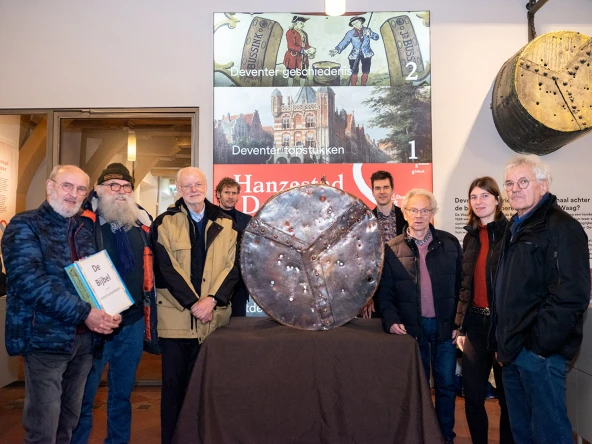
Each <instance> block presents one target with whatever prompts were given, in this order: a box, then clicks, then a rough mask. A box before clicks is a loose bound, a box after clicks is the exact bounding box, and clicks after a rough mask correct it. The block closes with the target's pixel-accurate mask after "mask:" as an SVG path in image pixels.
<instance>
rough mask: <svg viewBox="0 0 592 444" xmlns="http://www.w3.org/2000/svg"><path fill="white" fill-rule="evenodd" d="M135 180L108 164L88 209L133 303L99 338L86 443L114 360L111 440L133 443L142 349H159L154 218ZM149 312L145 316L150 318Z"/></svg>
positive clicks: (83, 422) (81, 436)
mask: <svg viewBox="0 0 592 444" xmlns="http://www.w3.org/2000/svg"><path fill="white" fill-rule="evenodd" d="M133 190H134V180H133V178H132V175H131V174H130V172H129V170H128V169H127V168H126V167H125V165H123V164H121V163H112V164H110V165H108V166H107V167H106V168H105V169H104V170H103V171H102V172H101V174H100V175H99V178H98V179H97V185H96V187H95V189H94V192H92V193H91V194H90V196H89V197H88V199H87V200H86V202H85V204H84V205H83V208H84V209H85V212H84V213H83V214H88V215H90V216H92V217H93V219H94V223H95V241H96V243H97V249H98V250H103V249H104V250H106V251H107V253H108V254H109V257H110V258H111V261H112V262H113V265H114V266H115V268H116V270H117V272H118V273H119V275H120V276H121V279H122V280H123V282H124V283H125V285H126V287H127V289H128V291H129V293H130V295H131V296H132V299H133V300H134V304H133V305H132V306H131V307H130V308H128V309H127V310H125V311H124V312H123V313H122V314H121V316H122V321H121V324H120V326H119V327H118V328H117V329H115V330H114V331H113V333H112V334H110V335H107V336H104V337H103V338H102V340H101V341H97V342H98V347H97V350H96V352H95V359H94V361H93V366H92V369H91V371H90V373H89V375H88V379H87V381H86V387H85V389H84V398H83V401H82V412H81V414H80V420H79V422H78V426H77V427H76V429H75V430H74V433H73V435H72V443H73V444H78V443H87V442H88V439H89V437H90V433H91V429H92V423H93V405H94V400H95V396H96V393H97V390H98V388H99V383H100V382H101V376H102V374H103V370H104V369H105V366H106V365H107V364H109V371H108V373H107V380H108V382H109V393H108V398H107V437H106V440H105V441H106V442H129V440H130V434H131V421H132V406H131V401H130V397H131V393H132V390H133V389H134V383H135V378H136V369H137V368H138V364H139V363H140V359H141V358H142V351H143V348H146V350H147V351H150V352H157V351H158V349H157V345H158V344H157V341H158V338H157V337H156V331H155V324H156V291H155V287H154V279H153V271H152V251H151V245H150V237H149V232H150V225H151V222H152V218H151V217H150V215H149V214H148V213H147V212H146V211H145V210H144V209H143V208H141V207H140V206H139V205H137V204H136V203H135V202H134V198H133ZM145 315H146V316H145Z"/></svg>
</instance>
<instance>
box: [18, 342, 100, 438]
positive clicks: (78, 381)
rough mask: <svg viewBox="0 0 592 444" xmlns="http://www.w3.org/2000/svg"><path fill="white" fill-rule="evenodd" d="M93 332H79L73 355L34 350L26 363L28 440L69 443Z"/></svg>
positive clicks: (25, 419)
mask: <svg viewBox="0 0 592 444" xmlns="http://www.w3.org/2000/svg"><path fill="white" fill-rule="evenodd" d="M91 351H92V341H91V334H90V333H86V334H82V335H76V338H75V339H74V347H73V350H72V353H71V354H62V353H39V352H35V353H31V354H29V355H25V356H23V360H24V363H25V406H24V409H23V426H24V428H25V431H26V433H27V436H26V437H25V443H27V444H33V443H40V444H53V443H64V444H65V443H69V442H70V438H71V436H72V430H73V429H74V427H76V424H77V423H78V414H79V412H80V404H81V403H82V394H83V392H84V383H85V381H86V376H87V375H88V372H89V371H90V368H91V366H92V354H91Z"/></svg>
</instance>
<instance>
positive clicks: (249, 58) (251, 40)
mask: <svg viewBox="0 0 592 444" xmlns="http://www.w3.org/2000/svg"><path fill="white" fill-rule="evenodd" d="M283 33H284V30H283V29H282V27H281V26H280V24H279V23H278V22H276V21H275V20H270V19H267V18H264V17H259V16H257V17H254V18H253V20H252V21H251V26H250V27H249V32H248V33H247V36H246V38H245V43H244V45H243V55H242V57H241V66H240V68H241V70H242V71H241V74H240V78H239V81H238V84H239V85H240V86H273V80H274V74H273V71H274V70H275V62H276V59H277V53H278V49H279V47H280V41H281V39H282V35H283Z"/></svg>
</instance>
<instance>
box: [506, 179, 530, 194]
mask: <svg viewBox="0 0 592 444" xmlns="http://www.w3.org/2000/svg"><path fill="white" fill-rule="evenodd" d="M515 183H517V184H518V188H520V189H521V190H525V189H526V188H528V185H529V184H530V180H528V179H525V178H524V177H523V178H522V179H518V182H512V181H511V180H507V181H505V182H504V188H505V189H506V191H512V190H513V189H514V184H515Z"/></svg>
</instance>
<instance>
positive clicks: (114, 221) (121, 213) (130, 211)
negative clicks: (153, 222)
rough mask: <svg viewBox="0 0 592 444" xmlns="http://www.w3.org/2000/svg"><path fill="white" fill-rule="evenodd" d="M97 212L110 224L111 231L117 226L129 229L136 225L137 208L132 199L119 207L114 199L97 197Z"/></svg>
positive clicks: (117, 227)
mask: <svg viewBox="0 0 592 444" xmlns="http://www.w3.org/2000/svg"><path fill="white" fill-rule="evenodd" d="M99 214H100V216H101V217H102V218H103V219H104V220H105V221H106V222H107V223H109V224H110V225H111V230H112V231H115V230H117V229H119V228H123V229H124V230H125V231H129V230H130V229H131V228H132V227H134V226H135V225H136V221H137V220H138V214H139V209H138V207H137V206H136V204H135V203H134V201H133V200H128V201H126V205H125V206H123V207H120V206H118V204H116V203H115V201H108V200H106V199H104V198H103V199H99Z"/></svg>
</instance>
